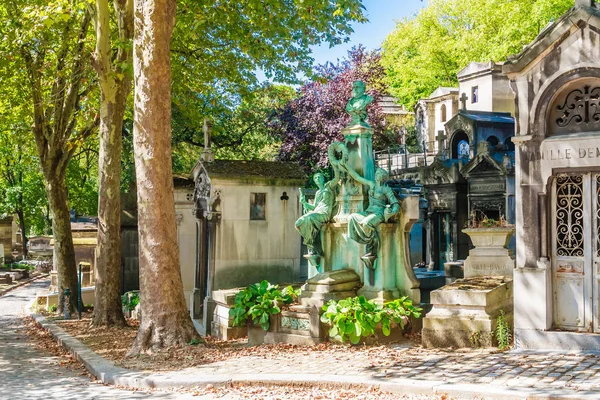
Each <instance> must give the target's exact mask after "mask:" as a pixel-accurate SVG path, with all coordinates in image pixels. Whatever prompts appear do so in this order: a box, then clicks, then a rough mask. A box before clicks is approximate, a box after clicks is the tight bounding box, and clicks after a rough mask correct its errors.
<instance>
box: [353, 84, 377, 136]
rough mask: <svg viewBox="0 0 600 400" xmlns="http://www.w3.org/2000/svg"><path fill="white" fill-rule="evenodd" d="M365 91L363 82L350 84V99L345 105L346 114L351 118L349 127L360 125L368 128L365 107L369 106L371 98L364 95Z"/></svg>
mask: <svg viewBox="0 0 600 400" xmlns="http://www.w3.org/2000/svg"><path fill="white" fill-rule="evenodd" d="M365 89H366V86H365V83H364V82H363V81H355V82H354V83H353V84H352V98H351V99H350V100H348V104H346V112H347V113H348V114H350V116H351V117H352V121H351V122H350V126H353V125H360V126H364V127H366V128H370V126H369V124H368V123H367V117H368V116H367V106H368V105H369V104H371V102H372V101H373V98H372V97H371V96H369V95H368V94H365Z"/></svg>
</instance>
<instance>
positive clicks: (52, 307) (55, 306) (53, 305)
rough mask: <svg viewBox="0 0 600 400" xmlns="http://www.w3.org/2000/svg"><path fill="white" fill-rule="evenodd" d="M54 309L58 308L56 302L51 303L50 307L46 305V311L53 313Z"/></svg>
mask: <svg viewBox="0 0 600 400" xmlns="http://www.w3.org/2000/svg"><path fill="white" fill-rule="evenodd" d="M56 310H58V306H57V305H56V304H52V305H51V306H50V307H48V311H50V312H52V313H55V312H56Z"/></svg>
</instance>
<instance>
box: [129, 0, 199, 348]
mask: <svg viewBox="0 0 600 400" xmlns="http://www.w3.org/2000/svg"><path fill="white" fill-rule="evenodd" d="M175 4H176V2H175V0H135V36H134V59H133V60H134V62H133V66H134V80H135V104H134V107H135V120H134V129H133V134H134V154H135V172H136V179H137V199H138V230H139V254H140V259H139V266H140V294H141V305H142V306H141V307H142V324H141V326H140V330H139V332H138V335H137V337H136V339H135V342H134V344H133V347H132V349H131V350H130V352H129V354H130V355H135V354H138V353H140V352H144V351H147V350H158V349H160V348H166V347H170V346H176V345H185V344H187V343H189V342H190V340H191V339H192V338H193V337H194V336H196V332H195V329H194V327H193V324H192V321H191V319H190V316H189V314H188V312H187V307H186V304H185V297H184V295H183V283H182V281H181V271H180V269H179V250H178V245H177V228H176V225H175V200H174V194H173V193H174V188H173V173H172V170H171V96H170V94H171V64H170V38H171V34H172V31H173V26H174V24H175Z"/></svg>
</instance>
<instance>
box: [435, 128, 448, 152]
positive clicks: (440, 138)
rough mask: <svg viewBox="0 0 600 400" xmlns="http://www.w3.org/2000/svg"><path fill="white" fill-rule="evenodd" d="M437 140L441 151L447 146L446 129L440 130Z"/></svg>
mask: <svg viewBox="0 0 600 400" xmlns="http://www.w3.org/2000/svg"><path fill="white" fill-rule="evenodd" d="M435 140H437V142H438V153H441V152H442V151H443V150H444V147H445V143H444V142H445V141H446V135H444V131H442V130H439V131H438V135H437V136H436V137H435Z"/></svg>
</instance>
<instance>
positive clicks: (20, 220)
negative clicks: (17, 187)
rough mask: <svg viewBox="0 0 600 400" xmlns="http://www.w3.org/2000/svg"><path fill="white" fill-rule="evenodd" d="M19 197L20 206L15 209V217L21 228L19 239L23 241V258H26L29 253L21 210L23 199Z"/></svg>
mask: <svg viewBox="0 0 600 400" xmlns="http://www.w3.org/2000/svg"><path fill="white" fill-rule="evenodd" d="M22 197H23V196H22V195H21V199H19V203H20V206H19V207H20V208H19V209H18V210H17V217H19V228H20V229H21V241H22V242H23V258H24V259H27V256H28V255H29V249H27V241H28V240H27V231H26V230H25V228H26V226H25V213H24V212H23V199H22Z"/></svg>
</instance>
